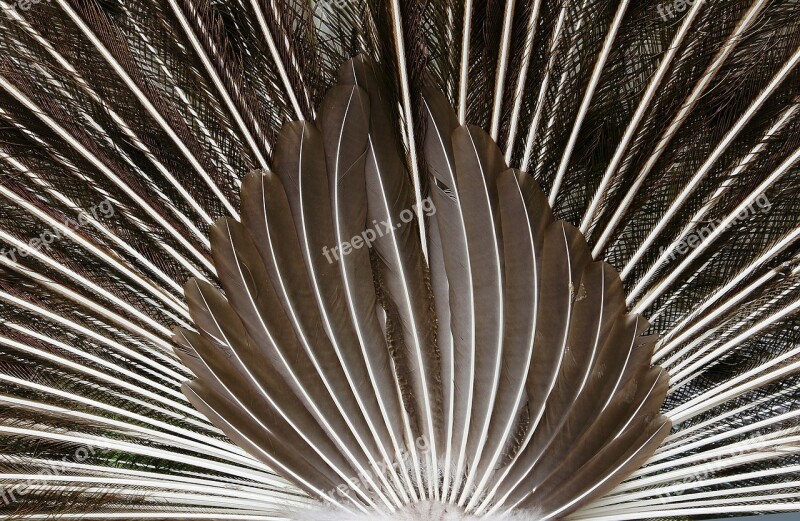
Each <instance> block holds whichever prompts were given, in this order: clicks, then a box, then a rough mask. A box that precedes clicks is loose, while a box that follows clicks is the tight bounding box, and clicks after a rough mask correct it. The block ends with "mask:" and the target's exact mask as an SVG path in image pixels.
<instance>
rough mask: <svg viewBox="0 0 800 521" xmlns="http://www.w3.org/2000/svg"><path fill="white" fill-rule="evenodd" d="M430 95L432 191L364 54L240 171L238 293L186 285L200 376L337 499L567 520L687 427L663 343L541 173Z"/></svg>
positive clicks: (281, 464) (187, 341)
mask: <svg viewBox="0 0 800 521" xmlns="http://www.w3.org/2000/svg"><path fill="white" fill-rule="evenodd" d="M424 99H425V105H426V108H427V112H428V132H427V134H426V140H425V143H424V147H423V151H424V157H425V164H426V165H427V168H428V172H429V186H430V191H431V195H430V198H431V199H430V200H429V202H430V203H431V204H427V205H424V204H423V203H424V201H418V202H415V199H414V190H413V186H412V183H411V179H410V176H409V175H408V172H407V170H406V167H405V163H404V160H403V156H402V154H401V151H402V145H401V141H400V138H399V136H397V135H396V134H395V133H394V131H393V130H392V129H391V128H389V127H387V126H386V124H385V122H386V121H387V120H388V118H389V117H390V116H389V112H390V109H389V107H388V103H387V96H386V94H385V92H384V90H383V88H382V86H381V84H380V82H379V76H378V74H376V68H375V66H374V64H372V63H371V62H369V61H368V60H365V59H364V58H361V57H359V58H356V59H353V60H351V61H350V62H348V63H347V64H345V66H344V67H343V68H342V70H341V72H340V76H339V83H338V84H337V85H336V86H334V87H333V88H332V89H331V91H330V92H329V93H328V94H327V95H326V97H325V100H324V101H323V103H322V105H321V107H320V108H319V111H318V116H317V119H316V120H315V121H314V122H313V123H312V122H303V121H299V122H292V123H288V124H286V125H285V126H284V128H283V130H282V131H281V134H280V136H279V138H278V144H277V147H276V151H275V155H276V161H275V171H274V172H272V171H270V172H266V173H254V174H251V175H249V176H248V177H247V178H245V181H244V183H243V185H242V222H241V223H239V222H237V221H234V220H232V219H230V218H227V219H223V220H221V221H219V222H217V223H216V224H215V225H214V227H213V228H212V234H211V251H212V254H213V256H214V264H215V267H216V268H217V274H218V276H219V280H220V282H221V284H222V288H223V289H224V295H223V293H221V292H220V291H218V290H217V289H215V288H214V287H213V286H211V285H210V284H207V283H202V282H200V281H198V280H196V279H192V280H190V281H189V282H188V283H187V285H186V287H185V293H186V298H187V302H188V304H189V312H190V314H191V316H192V319H193V320H194V323H195V324H196V326H197V329H198V331H199V333H195V332H191V331H188V330H180V331H178V333H177V335H176V341H177V342H178V344H179V345H180V346H181V347H182V350H181V359H182V360H183V362H184V363H185V364H186V366H187V367H188V368H190V369H191V370H192V372H193V374H194V375H195V376H196V377H197V378H196V380H194V381H193V382H191V383H188V384H186V385H185V393H186V395H187V397H188V398H189V400H190V401H191V402H192V404H193V405H194V406H195V407H196V408H197V409H198V410H199V411H201V412H203V413H204V414H205V415H206V416H207V417H208V418H210V419H211V420H212V421H213V422H214V424H215V425H217V427H219V428H220V429H221V430H223V431H224V432H225V433H226V434H227V435H228V437H229V438H231V439H232V440H234V441H236V442H237V444H239V446H241V447H243V448H245V449H246V450H247V451H248V452H250V453H251V454H252V455H253V456H254V457H256V458H259V459H261V460H262V461H264V463H266V464H268V465H270V467H272V468H275V469H276V470H278V471H279V472H280V473H281V474H282V475H283V476H285V477H286V478H288V479H289V480H290V481H292V482H294V483H295V484H296V485H298V486H299V487H300V488H302V489H304V490H305V491H306V492H308V493H309V494H310V495H311V496H313V497H316V498H318V499H320V500H324V501H326V502H330V503H333V504H334V505H337V506H338V507H339V508H340V509H341V510H342V511H345V512H347V511H351V512H352V511H356V512H357V511H359V510H361V511H362V512H364V513H367V515H379V514H380V513H381V512H388V513H390V514H391V513H393V512H395V511H396V509H398V508H400V509H404V508H406V506H407V505H415V504H417V505H419V504H421V503H419V502H421V501H422V502H425V501H440V502H441V503H440V504H439V505H437V504H436V503H434V504H430V503H427V504H426V505H427V506H425V507H424V512H427V513H425V514H423V511H422V510H419V508H421V507H415V506H412V507H411V508H410V509H407V510H403V511H401V512H402V513H397V514H391V515H392V516H396V517H393V519H409V520H410V519H422V518H425V519H439V518H441V519H442V520H445V519H456V518H458V519H466V518H465V517H463V516H464V515H467V514H469V515H485V514H486V513H487V512H489V513H490V515H493V514H496V513H498V512H506V511H512V512H518V511H529V510H535V511H537V512H540V515H539V516H538V517H539V518H541V519H555V518H558V519H560V518H562V517H564V516H566V515H568V514H569V513H571V512H573V511H575V510H576V509H578V508H580V506H581V505H583V504H586V503H587V502H589V501H591V500H592V499H593V498H595V497H598V496H601V495H603V494H604V493H605V492H607V491H609V490H611V489H613V488H614V487H615V486H616V485H617V484H619V483H620V482H621V481H622V480H624V478H625V477H626V476H627V475H629V474H630V473H631V472H633V471H634V470H636V469H637V468H638V467H640V466H641V465H642V463H644V462H645V461H646V460H647V459H648V458H649V457H650V456H651V455H652V453H653V452H654V451H655V449H656V448H657V447H658V446H659V445H660V444H661V442H662V441H663V439H664V438H665V437H666V435H667V434H668V432H669V429H670V426H671V423H670V421H669V420H668V419H667V418H665V417H663V416H660V415H659V410H660V409H661V406H662V404H663V402H664V398H665V396H666V391H667V378H666V374H665V373H664V372H663V371H662V370H661V369H660V368H652V367H651V366H650V359H651V357H652V350H653V346H654V345H655V338H653V337H652V336H642V335H643V333H644V332H645V331H646V330H647V329H648V328H649V324H648V323H647V321H645V320H644V319H642V318H641V317H639V316H637V315H629V314H627V312H626V310H625V303H624V299H623V294H622V286H621V283H620V280H619V276H618V275H617V273H616V272H615V271H614V270H613V268H611V267H610V266H608V265H607V264H605V263H603V262H593V261H592V259H591V255H590V252H589V248H588V246H587V244H586V241H585V239H584V238H583V236H582V235H581V233H580V232H579V231H578V230H577V229H575V228H574V227H573V226H571V225H569V224H567V223H565V222H560V221H555V220H554V219H553V217H552V212H551V210H550V206H549V204H548V203H547V200H546V198H545V196H544V194H543V193H542V191H541V190H540V189H539V187H538V186H537V184H536V182H535V181H534V180H533V179H532V178H531V177H530V176H529V175H527V174H525V173H523V172H519V171H517V170H514V169H509V168H508V166H507V165H506V164H505V161H504V159H503V156H502V153H501V152H500V149H499V148H498V147H497V145H496V144H495V143H494V141H492V139H491V138H490V137H489V136H488V135H487V134H486V133H485V132H484V131H482V130H480V129H479V128H477V127H471V126H460V125H458V124H457V120H456V115H455V112H454V111H453V110H452V109H451V108H450V107H449V106H448V105H447V103H446V101H445V99H444V96H443V95H442V94H441V93H439V92H437V91H436V90H435V89H433V88H430V89H428V90H426V92H425V93H424ZM424 208H427V209H428V212H427V214H426V215H423V214H422V212H423V209H424ZM415 213H416V216H415V215H414V214H415ZM404 214H405V215H404ZM409 214H410V215H411V216H412V218H408V215H409ZM414 217H419V219H416V218H414ZM376 225H379V226H381V227H382V228H383V229H382V230H377V231H376V230H374V229H372V228H371V227H374V226H376ZM423 229H427V231H428V235H427V239H426V238H425V237H426V236H425V234H423V233H421V232H422V230H423ZM370 232H371V233H370ZM420 237H422V239H420ZM359 239H361V240H359ZM422 240H424V241H425V242H421V241H422ZM423 245H424V246H425V247H423ZM331 251H333V259H332V258H331V256H330V255H329V253H330V252H331ZM323 254H324V255H323ZM397 455H401V456H400V457H398V456H397ZM445 504H447V505H450V507H452V508H453V509H455V511H454V512H450V511H448V510H447V509H445V507H444V506H443V505H445ZM450 507H448V508H450ZM430 509H435V512H434V511H431V510H430ZM425 516H433V517H425ZM437 516H438V517H437Z"/></svg>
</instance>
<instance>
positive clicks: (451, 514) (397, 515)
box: [291, 501, 540, 521]
mask: <svg viewBox="0 0 800 521" xmlns="http://www.w3.org/2000/svg"><path fill="white" fill-rule="evenodd" d="M539 518H540V516H539V515H538V514H537V512H535V511H527V512H513V513H508V514H500V515H497V516H488V517H481V518H478V517H475V516H471V515H468V514H466V513H465V512H464V511H463V510H462V509H460V508H458V507H456V506H455V505H447V504H442V503H438V502H433V501H425V502H422V503H416V504H413V505H408V506H406V507H405V508H403V509H401V510H399V511H397V512H394V513H392V514H384V515H381V514H375V513H368V514H349V513H347V512H342V510H341V509H338V508H336V509H333V508H328V507H319V508H310V509H306V510H300V511H297V512H295V513H293V515H291V519H295V520H296V521H477V520H478V519H480V520H481V521H535V520H538V519H539Z"/></svg>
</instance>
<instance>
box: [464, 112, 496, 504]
mask: <svg viewBox="0 0 800 521" xmlns="http://www.w3.org/2000/svg"><path fill="white" fill-rule="evenodd" d="M452 140H453V153H454V156H455V165H456V182H457V190H458V192H459V202H460V204H461V207H462V210H464V212H463V215H464V227H465V230H466V236H467V249H468V255H469V256H470V270H471V274H470V276H471V277H472V281H473V292H472V295H471V296H472V299H473V305H474V310H475V315H476V320H475V345H476V350H475V359H474V367H473V382H472V385H473V390H472V402H473V403H472V418H471V421H470V423H471V426H470V430H469V436H468V441H467V451H468V454H469V455H470V457H471V460H468V463H469V465H470V468H469V473H468V475H467V481H466V483H465V485H464V490H463V491H462V494H461V497H460V498H459V501H458V503H459V504H460V505H463V504H465V502H466V499H467V497H468V493H470V492H472V490H471V488H472V486H473V485H474V480H475V478H476V467H477V465H478V463H479V461H480V457H481V455H482V454H483V449H484V447H485V443H486V441H487V440H486V435H487V433H488V432H489V424H490V421H491V416H492V410H493V409H494V405H495V401H496V397H497V387H498V383H499V381H500V368H501V364H502V360H503V337H504V332H503V326H504V325H505V311H504V306H505V301H504V299H505V297H504V295H503V284H504V274H503V259H502V255H503V253H502V252H503V243H502V232H501V230H500V226H499V222H498V221H499V219H498V216H497V212H498V209H497V204H498V203H497V176H498V175H499V174H500V172H502V171H503V170H505V169H506V165H505V161H504V160H503V155H502V153H501V152H500V149H499V147H498V146H497V145H496V144H495V143H494V142H493V141H492V140H491V139H490V138H489V136H488V135H487V134H486V133H485V132H484V131H483V130H480V129H478V128H476V127H459V128H457V129H456V130H455V131H454V132H453V135H452ZM466 208H469V209H470V210H469V211H465V210H466ZM492 441H493V442H494V443H496V442H497V441H495V440H492Z"/></svg>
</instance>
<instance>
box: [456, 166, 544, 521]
mask: <svg viewBox="0 0 800 521" xmlns="http://www.w3.org/2000/svg"><path fill="white" fill-rule="evenodd" d="M497 197H498V210H499V212H498V213H499V215H498V218H499V220H500V225H501V230H502V234H503V237H504V241H503V252H502V253H503V271H504V281H503V283H504V295H503V298H504V299H505V301H504V303H503V305H504V309H505V310H506V314H505V317H504V321H505V324H504V328H503V335H504V338H503V348H502V367H501V368H500V379H499V381H498V382H497V400H496V402H495V404H494V411H493V412H492V421H491V425H490V426H489V431H488V433H487V443H486V447H485V452H484V453H483V455H482V457H481V462H480V464H479V465H478V466H477V468H476V470H475V472H476V475H477V476H478V481H477V484H476V487H477V488H476V490H475V493H474V494H473V497H472V499H471V501H470V503H469V504H468V505H467V508H468V509H470V508H472V507H473V506H474V505H475V503H476V502H477V501H478V500H479V499H480V498H481V495H482V492H483V489H484V487H485V485H486V483H487V481H488V479H489V478H490V476H491V475H492V473H493V472H494V470H495V468H496V467H497V466H498V465H499V461H500V458H501V457H502V456H503V451H504V450H505V449H506V447H507V446H508V445H509V444H510V443H511V441H512V438H513V437H514V436H515V435H516V434H517V432H516V431H517V429H518V426H517V425H516V421H517V420H518V418H519V411H520V408H521V407H524V406H525V405H526V402H527V399H528V397H527V391H526V382H527V381H528V373H529V371H530V368H531V357H532V355H533V345H534V339H535V336H536V328H537V323H536V317H537V314H538V313H537V307H538V305H539V303H540V302H539V290H540V287H541V286H540V284H541V273H540V271H541V268H542V267H541V265H540V264H537V260H539V259H541V252H540V251H538V250H539V248H541V244H542V239H543V238H542V237H536V236H535V235H534V234H535V233H537V232H539V231H540V230H539V229H538V227H537V223H536V222H535V221H536V220H537V218H538V219H542V217H546V216H547V215H548V213H549V210H550V209H549V206H548V205H547V204H546V203H545V204H544V205H543V206H541V207H539V208H530V207H528V206H527V205H526V203H527V201H526V199H525V194H523V192H522V188H521V187H520V186H519V173H518V172H517V171H516V170H506V171H505V172H503V173H501V174H500V175H499V176H498V177H497ZM532 216H534V217H532ZM531 221H534V222H531ZM515 236H518V238H515Z"/></svg>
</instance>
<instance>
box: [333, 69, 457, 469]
mask: <svg viewBox="0 0 800 521" xmlns="http://www.w3.org/2000/svg"><path fill="white" fill-rule="evenodd" d="M341 81H342V82H343V83H352V84H354V85H358V86H359V87H361V88H362V89H364V90H365V92H366V93H367V94H368V95H369V98H370V115H369V120H370V132H369V143H368V146H367V159H366V171H365V175H366V190H367V203H368V204H367V219H366V226H367V230H369V231H365V232H364V235H362V238H364V240H365V242H366V241H367V240H368V239H370V240H372V241H373V242H372V243H367V244H366V246H367V247H369V246H372V247H373V248H374V251H375V253H376V254H377V259H378V263H377V264H378V266H376V268H377V269H378V270H379V272H380V275H379V277H380V281H381V285H382V287H381V290H382V291H385V292H386V295H387V297H388V298H389V300H390V301H391V303H392V304H393V307H394V312H396V313H397V314H398V316H399V317H400V324H401V326H402V332H403V340H404V342H403V343H404V345H405V347H406V349H407V350H408V352H407V353H406V354H405V355H404V356H403V359H404V362H405V364H404V365H407V367H408V379H410V380H411V382H410V384H411V387H412V389H413V396H415V397H416V398H415V399H413V398H411V396H412V395H411V393H405V398H406V399H412V400H414V402H415V403H411V404H408V403H407V404H406V408H407V409H408V410H409V412H410V413H413V414H415V416H416V418H415V420H416V422H417V423H418V425H420V427H421V432H422V434H423V435H424V436H426V437H427V439H428V444H429V447H430V454H429V457H430V458H431V462H430V463H429V464H430V465H431V471H432V472H433V473H434V474H437V473H438V472H437V470H436V465H437V464H438V459H439V458H438V455H439V452H438V450H437V443H438V442H437V439H438V437H439V435H438V431H439V430H440V429H441V425H440V408H441V405H440V403H441V392H440V382H439V380H440V376H439V371H440V369H439V360H438V352H437V348H436V345H435V337H434V331H435V329H434V328H435V324H434V320H433V318H434V316H433V315H432V314H431V312H430V311H431V310H430V308H431V305H432V304H431V302H430V295H429V289H428V284H427V282H426V262H425V257H424V255H423V251H422V247H421V245H420V243H419V238H418V237H419V236H418V234H417V232H416V231H415V228H417V227H419V226H423V227H424V226H425V223H424V222H417V221H416V220H411V221H410V222H409V218H408V216H409V215H414V214H416V213H420V214H421V212H430V211H431V210H432V209H433V207H432V206H431V207H430V208H429V207H428V206H427V204H426V205H425V206H424V207H422V206H419V205H420V203H416V202H415V198H414V193H413V187H412V186H411V183H410V182H409V173H408V171H407V170H406V168H405V165H404V161H403V158H402V156H401V152H402V150H401V149H400V148H399V144H400V143H401V140H400V139H399V136H398V135H397V134H396V133H395V132H393V129H392V127H389V126H388V125H387V122H388V121H390V119H391V110H390V107H389V106H387V102H388V93H387V92H386V90H385V89H384V88H383V87H382V85H381V83H380V80H379V76H378V71H377V70H376V69H375V65H374V63H372V62H369V61H367V60H365V59H363V58H356V59H353V60H351V61H350V62H348V63H347V64H345V66H344V67H343V68H342V72H341ZM418 206H419V207H418ZM415 208H416V210H417V211H415V210H414V209H415ZM370 232H371V234H370ZM395 367H396V368H397V369H399V368H400V367H401V366H398V364H395ZM404 379H405V378H404Z"/></svg>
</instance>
